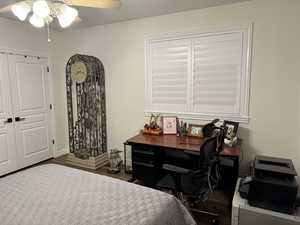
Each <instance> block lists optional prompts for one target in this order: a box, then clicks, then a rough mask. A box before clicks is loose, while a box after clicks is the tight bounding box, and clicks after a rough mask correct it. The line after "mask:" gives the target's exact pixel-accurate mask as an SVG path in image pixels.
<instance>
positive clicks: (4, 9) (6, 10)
mask: <svg viewBox="0 0 300 225" xmlns="http://www.w3.org/2000/svg"><path fill="white" fill-rule="evenodd" d="M12 5H13V4H11V5H8V6H5V7H3V8H1V9H0V13H6V12H9V11H10V8H11V7H12Z"/></svg>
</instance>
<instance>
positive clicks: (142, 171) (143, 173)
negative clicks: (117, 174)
mask: <svg viewBox="0 0 300 225" xmlns="http://www.w3.org/2000/svg"><path fill="white" fill-rule="evenodd" d="M132 175H133V178H134V179H138V180H143V181H144V182H145V184H147V185H154V184H155V182H156V177H157V169H156V168H155V166H154V165H152V164H149V163H142V162H133V163H132Z"/></svg>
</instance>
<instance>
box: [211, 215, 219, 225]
mask: <svg viewBox="0 0 300 225" xmlns="http://www.w3.org/2000/svg"><path fill="white" fill-rule="evenodd" d="M212 225H220V219H219V217H217V216H216V217H214V218H213V219H212Z"/></svg>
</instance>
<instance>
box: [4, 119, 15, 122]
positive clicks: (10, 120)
mask: <svg viewBox="0 0 300 225" xmlns="http://www.w3.org/2000/svg"><path fill="white" fill-rule="evenodd" d="M12 122H13V119H12V118H7V120H6V121H4V123H12Z"/></svg>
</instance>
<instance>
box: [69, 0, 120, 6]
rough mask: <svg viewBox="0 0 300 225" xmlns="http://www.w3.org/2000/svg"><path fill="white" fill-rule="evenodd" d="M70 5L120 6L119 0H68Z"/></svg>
mask: <svg viewBox="0 0 300 225" xmlns="http://www.w3.org/2000/svg"><path fill="white" fill-rule="evenodd" d="M68 2H70V5H75V6H83V7H91V8H120V6H121V2H120V0H69V1H68Z"/></svg>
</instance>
